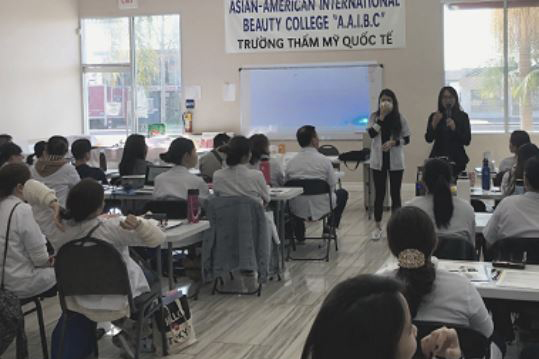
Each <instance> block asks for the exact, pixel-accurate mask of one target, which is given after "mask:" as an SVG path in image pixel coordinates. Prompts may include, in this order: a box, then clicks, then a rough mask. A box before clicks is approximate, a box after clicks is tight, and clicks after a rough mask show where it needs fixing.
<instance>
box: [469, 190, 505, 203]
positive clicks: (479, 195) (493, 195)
mask: <svg viewBox="0 0 539 359" xmlns="http://www.w3.org/2000/svg"><path fill="white" fill-rule="evenodd" d="M470 195H471V198H473V199H493V200H501V199H503V194H502V192H501V191H500V189H499V187H493V188H492V189H491V190H490V191H483V189H482V188H481V187H474V188H471V190H470Z"/></svg>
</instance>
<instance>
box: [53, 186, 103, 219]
mask: <svg viewBox="0 0 539 359" xmlns="http://www.w3.org/2000/svg"><path fill="white" fill-rule="evenodd" d="M104 198H105V193H104V190H103V186H102V185H101V184H100V183H98V182H97V181H96V180H94V179H93V178H85V179H83V180H81V181H80V182H79V183H77V184H76V185H75V186H74V187H73V188H71V190H69V194H68V195H67V200H66V211H64V212H62V218H63V219H73V220H74V221H75V222H82V221H84V220H86V219H89V217H90V216H91V215H93V214H94V213H95V212H96V211H97V210H98V209H99V208H101V206H103V203H104V202H103V201H104Z"/></svg>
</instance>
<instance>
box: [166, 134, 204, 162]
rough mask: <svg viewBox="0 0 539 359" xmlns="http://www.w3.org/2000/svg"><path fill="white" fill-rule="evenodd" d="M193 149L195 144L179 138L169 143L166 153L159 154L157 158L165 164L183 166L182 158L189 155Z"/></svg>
mask: <svg viewBox="0 0 539 359" xmlns="http://www.w3.org/2000/svg"><path fill="white" fill-rule="evenodd" d="M194 149H195V144H194V143H193V141H191V140H190V139H188V138H183V137H179V138H177V139H175V140H174V141H172V142H171V143H170V146H169V147H168V151H167V152H165V153H161V154H160V155H159V158H161V160H163V161H165V162H166V163H173V164H175V165H182V164H183V157H184V156H185V155H186V154H190V153H191V152H193V150H194Z"/></svg>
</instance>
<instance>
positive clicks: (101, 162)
mask: <svg viewBox="0 0 539 359" xmlns="http://www.w3.org/2000/svg"><path fill="white" fill-rule="evenodd" d="M99 168H101V170H103V172H107V157H106V156H105V152H103V151H101V152H99Z"/></svg>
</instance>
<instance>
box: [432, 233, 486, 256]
mask: <svg viewBox="0 0 539 359" xmlns="http://www.w3.org/2000/svg"><path fill="white" fill-rule="evenodd" d="M433 255H434V256H436V257H437V258H439V259H451V260H463V261H468V260H471V261H473V260H476V259H477V258H476V251H475V248H474V246H473V244H472V243H470V241H469V240H468V239H466V238H462V237H461V236H440V235H438V245H437V246H436V249H435V250H434V253H433Z"/></svg>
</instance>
